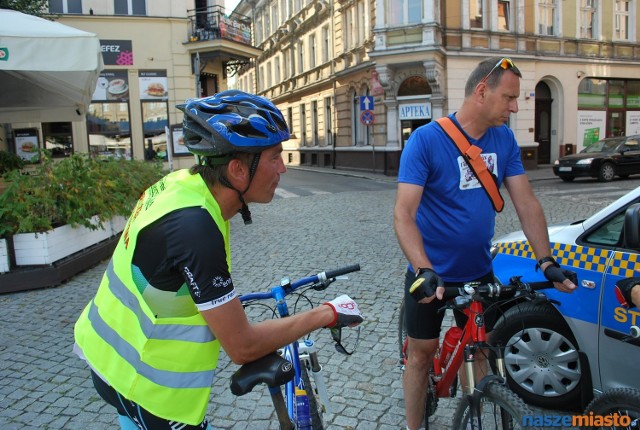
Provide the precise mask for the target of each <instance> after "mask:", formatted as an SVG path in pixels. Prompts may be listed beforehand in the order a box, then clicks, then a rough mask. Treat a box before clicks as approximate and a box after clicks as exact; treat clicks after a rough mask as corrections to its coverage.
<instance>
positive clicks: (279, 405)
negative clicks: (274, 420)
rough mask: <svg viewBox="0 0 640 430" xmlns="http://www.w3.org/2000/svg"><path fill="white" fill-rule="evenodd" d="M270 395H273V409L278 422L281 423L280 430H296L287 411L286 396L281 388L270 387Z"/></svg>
mask: <svg viewBox="0 0 640 430" xmlns="http://www.w3.org/2000/svg"><path fill="white" fill-rule="evenodd" d="M269 394H271V401H272V402H273V408H274V409H275V411H276V415H277V416H278V422H279V423H280V430H294V429H295V425H294V424H293V422H292V421H291V418H289V412H288V411H287V405H286V403H285V402H284V396H283V395H282V390H281V388H280V387H279V386H276V387H269Z"/></svg>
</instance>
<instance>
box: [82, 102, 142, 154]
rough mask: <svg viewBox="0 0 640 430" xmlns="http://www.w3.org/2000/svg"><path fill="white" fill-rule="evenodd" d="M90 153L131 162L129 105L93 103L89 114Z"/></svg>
mask: <svg viewBox="0 0 640 430" xmlns="http://www.w3.org/2000/svg"><path fill="white" fill-rule="evenodd" d="M87 131H88V133H89V153H90V154H91V155H93V156H96V157H113V158H124V159H126V160H131V158H132V147H131V123H130V120H129V105H128V104H127V103H91V104H90V105H89V110H88V112H87Z"/></svg>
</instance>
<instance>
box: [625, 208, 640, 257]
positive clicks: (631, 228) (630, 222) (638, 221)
mask: <svg viewBox="0 0 640 430" xmlns="http://www.w3.org/2000/svg"><path fill="white" fill-rule="evenodd" d="M624 244H625V247H627V248H633V249H640V203H634V204H632V205H631V206H629V207H628V208H627V210H626V212H625V214H624Z"/></svg>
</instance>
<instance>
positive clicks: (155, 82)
mask: <svg viewBox="0 0 640 430" xmlns="http://www.w3.org/2000/svg"><path fill="white" fill-rule="evenodd" d="M138 82H139V84H140V100H156V101H157V100H167V96H168V92H167V89H168V88H169V86H168V85H167V83H168V80H167V72H166V71H165V70H141V71H140V72H139V74H138Z"/></svg>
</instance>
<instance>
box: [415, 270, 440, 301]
mask: <svg viewBox="0 0 640 430" xmlns="http://www.w3.org/2000/svg"><path fill="white" fill-rule="evenodd" d="M438 287H444V281H443V280H442V278H441V277H440V276H438V274H437V273H436V272H434V271H433V269H418V271H417V273H416V280H415V281H413V284H411V287H410V288H409V292H410V293H411V295H412V296H413V298H414V299H416V301H418V302H419V301H420V300H422V299H424V298H429V297H431V296H433V295H434V294H435V293H436V288H438Z"/></svg>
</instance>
